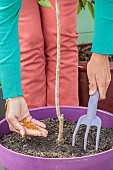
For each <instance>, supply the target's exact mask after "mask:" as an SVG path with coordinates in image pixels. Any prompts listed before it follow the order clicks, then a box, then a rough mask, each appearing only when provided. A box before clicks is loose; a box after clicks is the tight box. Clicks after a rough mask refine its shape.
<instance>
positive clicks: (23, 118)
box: [6, 96, 48, 137]
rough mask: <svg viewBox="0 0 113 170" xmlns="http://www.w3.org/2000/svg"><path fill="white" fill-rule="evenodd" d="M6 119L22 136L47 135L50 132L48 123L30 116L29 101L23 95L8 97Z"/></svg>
mask: <svg viewBox="0 0 113 170" xmlns="http://www.w3.org/2000/svg"><path fill="white" fill-rule="evenodd" d="M6 120H7V122H8V124H9V128H10V130H11V131H14V132H17V133H20V134H21V135H22V136H24V135H31V136H43V137H46V136H47V134H48V131H47V130H46V129H45V128H46V125H45V124H44V123H42V122H40V121H38V120H35V119H33V118H32V117H31V116H30V113H29V110H28V107H27V103H26V101H25V99H24V98H23V97H22V96H19V97H15V98H8V99H6Z"/></svg>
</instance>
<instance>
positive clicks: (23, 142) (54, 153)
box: [0, 119, 113, 158]
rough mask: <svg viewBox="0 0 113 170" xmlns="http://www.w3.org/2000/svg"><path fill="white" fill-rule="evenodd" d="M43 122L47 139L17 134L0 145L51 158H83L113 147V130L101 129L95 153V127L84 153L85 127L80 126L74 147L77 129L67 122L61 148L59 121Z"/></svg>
mask: <svg viewBox="0 0 113 170" xmlns="http://www.w3.org/2000/svg"><path fill="white" fill-rule="evenodd" d="M43 122H44V123H45V124H46V125H47V129H48V131H49V134H48V137H47V138H43V137H31V136H26V137H24V138H22V137H21V136H20V135H19V134H17V133H11V134H8V135H5V136H4V137H3V138H1V139H0V144H2V145H3V146H5V147H6V148H8V149H11V150H13V151H15V152H19V153H23V154H26V155H31V156H38V157H49V158H68V157H81V156H85V155H90V154H95V153H99V152H103V151H106V150H109V149H111V148H112V147H113V129H105V128H102V129H101V134H100V143H99V150H98V151H95V145H96V130H97V129H96V127H94V126H93V127H91V129H90V132H89V135H88V142H87V151H86V152H84V149H83V147H84V134H85V130H86V126H85V125H81V126H80V129H79V131H78V134H77V137H76V146H74V147H73V146H72V136H73V131H74V129H75V122H73V121H67V120H66V121H65V123H64V144H63V145H61V146H60V145H58V144H57V143H56V139H57V137H58V120H57V119H45V120H43Z"/></svg>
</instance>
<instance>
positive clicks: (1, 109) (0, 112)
mask: <svg viewBox="0 0 113 170" xmlns="http://www.w3.org/2000/svg"><path fill="white" fill-rule="evenodd" d="M4 117H5V100H4V99H3V97H2V87H1V86H0V120H2V119H3V118H4Z"/></svg>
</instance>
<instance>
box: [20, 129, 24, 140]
mask: <svg viewBox="0 0 113 170" xmlns="http://www.w3.org/2000/svg"><path fill="white" fill-rule="evenodd" d="M20 134H21V136H22V138H23V137H24V132H23V130H20Z"/></svg>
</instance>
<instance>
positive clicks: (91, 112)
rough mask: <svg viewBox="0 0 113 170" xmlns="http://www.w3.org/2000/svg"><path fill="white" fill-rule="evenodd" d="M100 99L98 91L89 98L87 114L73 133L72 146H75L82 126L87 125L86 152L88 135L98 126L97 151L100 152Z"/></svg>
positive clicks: (81, 118)
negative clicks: (98, 107)
mask: <svg viewBox="0 0 113 170" xmlns="http://www.w3.org/2000/svg"><path fill="white" fill-rule="evenodd" d="M98 99H99V93H98V90H97V91H96V93H95V94H94V95H92V96H90V98H89V102H88V109H87V114H86V115H83V116H81V117H80V118H79V120H78V122H77V125H76V128H75V130H74V133H73V140H72V146H75V138H76V134H77V132H78V129H79V127H80V125H81V124H85V125H86V126H87V128H86V133H85V137H84V150H85V151H86V147H87V138H88V133H89V130H90V127H91V126H97V135H96V148H95V149H96V150H98V146H99V137H100V130H101V124H102V121H101V119H100V118H99V117H98V116H96V112H97V104H98Z"/></svg>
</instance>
